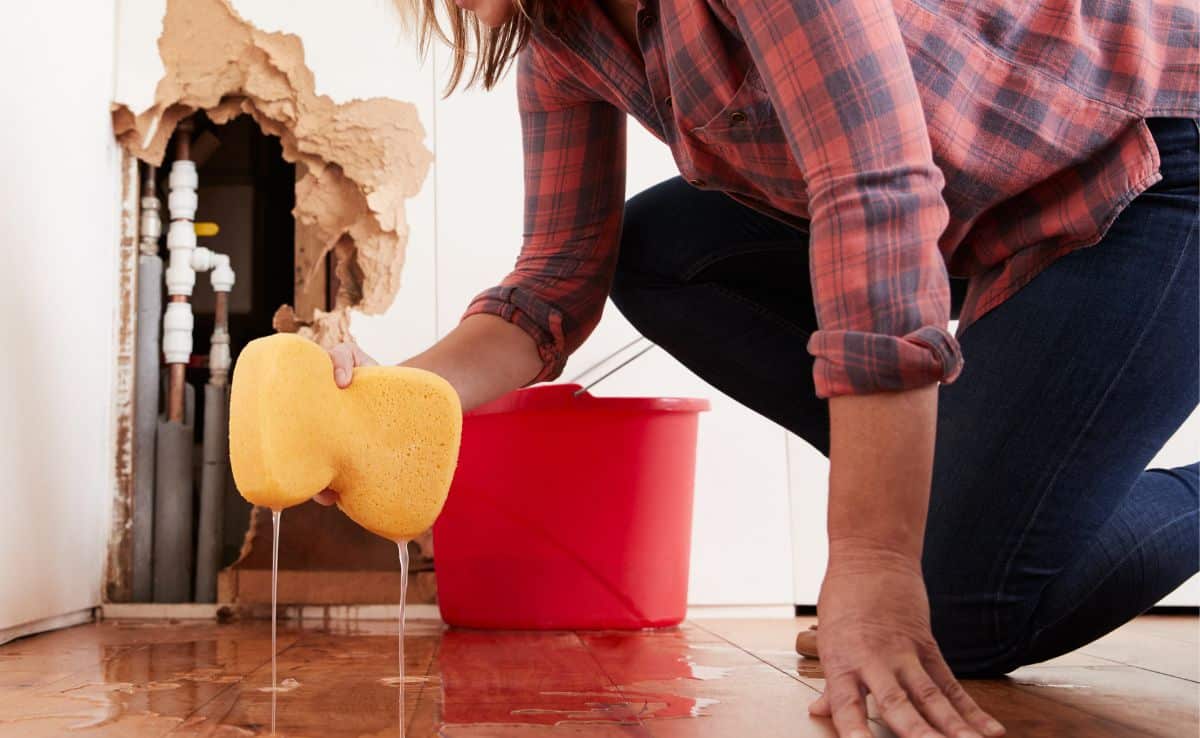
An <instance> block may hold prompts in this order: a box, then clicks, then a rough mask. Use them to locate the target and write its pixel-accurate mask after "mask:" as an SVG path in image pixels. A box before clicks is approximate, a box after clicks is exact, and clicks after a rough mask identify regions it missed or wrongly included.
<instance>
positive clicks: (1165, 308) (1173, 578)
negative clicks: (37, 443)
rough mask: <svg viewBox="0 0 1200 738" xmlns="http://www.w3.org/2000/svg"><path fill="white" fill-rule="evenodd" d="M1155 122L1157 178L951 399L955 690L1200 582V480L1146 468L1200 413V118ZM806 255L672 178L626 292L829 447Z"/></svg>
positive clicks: (947, 545)
mask: <svg viewBox="0 0 1200 738" xmlns="http://www.w3.org/2000/svg"><path fill="white" fill-rule="evenodd" d="M1148 122H1149V125H1150V128H1151V131H1152V133H1153V134H1154V137H1155V141H1156V143H1157V145H1158V148H1159V152H1160V155H1161V159H1162V169H1161V171H1162V173H1163V180H1162V181H1161V182H1159V183H1158V184H1156V185H1155V186H1153V187H1152V188H1150V189H1149V190H1147V191H1146V192H1144V193H1142V194H1141V195H1140V196H1139V197H1137V198H1136V199H1135V200H1134V201H1133V202H1132V203H1130V204H1129V205H1128V206H1127V207H1126V208H1125V209H1124V210H1123V211H1122V212H1121V214H1120V215H1119V216H1118V218H1117V220H1116V221H1115V222H1114V223H1113V225H1112V226H1111V228H1110V229H1109V231H1108V232H1107V234H1106V235H1105V237H1104V239H1103V240H1102V241H1101V242H1100V243H1098V244H1097V245H1095V246H1093V247H1091V248H1086V249H1081V250H1079V251H1076V252H1074V253H1072V254H1070V255H1068V256H1066V257H1063V258H1061V259H1059V260H1058V261H1056V262H1055V263H1054V264H1052V265H1051V266H1050V267H1049V268H1047V269H1046V270H1045V271H1043V272H1042V273H1041V274H1039V275H1038V276H1037V277H1036V278H1035V279H1034V280H1033V281H1032V282H1030V283H1029V284H1028V285H1026V286H1025V287H1024V288H1022V289H1021V290H1020V291H1019V292H1017V293H1016V294H1015V295H1014V296H1013V297H1011V298H1009V299H1008V300H1007V301H1006V302H1005V303H1004V304H1002V305H1001V306H999V307H998V308H996V309H994V310H992V311H991V312H989V313H987V314H986V315H984V316H983V317H982V318H980V319H979V320H978V321H977V322H976V323H975V324H973V325H971V326H970V327H969V328H968V329H967V330H966V332H965V333H964V335H963V336H962V337H961V344H962V350H963V354H964V357H965V359H966V364H965V367H964V369H963V373H962V375H961V376H960V377H959V379H958V380H957V381H956V382H955V383H953V384H950V385H944V386H942V387H941V389H940V395H939V400H938V435H937V447H936V453H935V458H934V473H933V485H932V490H931V498H930V505H929V521H928V526H927V534H926V539H925V558H924V570H925V579H926V586H927V587H928V591H929V599H930V605H931V608H932V616H933V630H934V635H935V636H936V637H937V639H938V642H939V644H940V645H941V647H942V650H943V653H944V654H945V656H946V658H947V660H948V661H949V663H950V664H951V666H952V667H953V668H954V669H955V671H956V673H958V674H959V675H960V676H985V675H996V674H1002V673H1005V672H1007V671H1010V670H1012V669H1014V668H1016V667H1019V666H1021V665H1024V664H1028V663H1033V662H1037V661H1042V660H1045V659H1049V658H1052V657H1054V656H1057V655H1059V654H1062V653H1066V652H1068V651H1071V650H1073V649H1076V648H1078V647H1080V646H1082V645H1084V644H1086V643H1089V642H1090V641H1092V640H1094V639H1096V638H1098V637H1100V636H1101V635H1104V634H1105V633H1107V632H1109V631H1111V630H1113V629H1114V628H1116V627H1117V626H1119V625H1121V624H1122V623H1125V622H1126V621H1128V620H1130V619H1131V618H1133V617H1135V616H1136V615H1138V614H1139V613H1141V612H1144V611H1145V610H1146V609H1148V608H1150V607H1151V606H1153V605H1154V604H1155V603H1156V602H1157V601H1158V600H1159V599H1160V598H1162V597H1163V596H1164V595H1166V594H1167V593H1168V592H1170V591H1171V590H1172V589H1174V588H1175V587H1177V586H1178V585H1179V584H1181V583H1182V582H1184V581H1185V580H1186V579H1187V578H1188V577H1189V576H1191V575H1192V574H1193V573H1195V572H1196V571H1197V569H1198V568H1200V551H1198V540H1200V529H1198V527H1197V525H1198V520H1197V517H1198V516H1197V512H1198V507H1200V504H1198V501H1197V489H1198V487H1200V481H1198V465H1197V464H1191V465H1189V466H1186V467H1180V468H1177V469H1153V470H1150V471H1146V465H1147V464H1148V463H1149V462H1150V460H1151V458H1152V457H1153V456H1154V455H1155V454H1156V453H1157V452H1158V451H1159V450H1160V449H1161V448H1162V446H1163V445H1164V443H1165V442H1166V441H1167V439H1168V438H1169V437H1170V436H1171V435H1172V434H1173V433H1174V432H1175V431H1176V430H1177V429H1178V428H1179V427H1180V425H1182V423H1183V421H1184V420H1185V419H1186V418H1187V416H1188V414H1189V413H1190V412H1191V411H1192V409H1193V408H1195V407H1196V405H1197V402H1198V397H1197V395H1198V387H1200V382H1198V375H1197V373H1198V367H1200V348H1198V345H1200V289H1198V288H1200V270H1198V266H1200V249H1198V246H1197V241H1198V240H1200V239H1198V236H1197V206H1198V203H1200V196H1198V192H1197V177H1198V176H1200V163H1198V159H1200V155H1198V153H1197V145H1198V141H1200V127H1198V126H1200V124H1198V123H1197V122H1196V121H1193V120H1191V119H1188V118H1159V119H1150V120H1149V121H1148ZM807 248H808V242H807V234H806V233H805V232H804V231H803V230H799V229H794V228H792V227H790V226H787V225H784V224H782V223H780V222H778V221H776V220H774V219H772V218H770V217H767V216H765V215H761V214H759V213H757V212H755V211H754V210H752V209H750V208H747V207H744V206H742V205H739V204H738V203H736V202H734V201H733V200H731V199H729V198H727V197H725V196H724V195H722V194H720V193H715V192H705V191H700V190H696V189H694V188H692V187H690V186H689V185H687V184H686V183H684V182H683V181H682V180H681V179H679V178H675V179H671V180H668V181H666V182H663V183H661V184H659V185H657V186H655V187H652V188H650V189H649V190H646V191H645V192H643V193H641V194H639V195H638V196H636V197H634V198H633V199H631V200H630V201H629V203H628V204H627V206H626V215H625V224H624V230H623V235H622V242H621V256H620V262H619V266H618V271H617V277H616V281H615V283H614V288H613V294H612V297H613V301H614V302H615V303H616V305H617V306H618V308H619V309H620V310H621V312H623V313H624V314H625V316H626V317H627V318H628V319H629V320H630V321H631V322H632V323H633V325H634V326H635V327H637V329H638V330H639V331H641V332H642V333H643V334H644V335H645V336H646V337H647V338H649V339H650V340H652V341H654V342H655V343H657V344H658V345H660V346H661V347H662V348H664V349H665V350H666V351H668V352H670V353H671V354H672V355H673V356H675V357H676V358H678V359H679V360H680V361H681V362H683V363H684V364H685V365H687V366H688V367H689V368H691V369H692V370H693V371H695V372H696V373H697V374H699V375H700V376H701V377H703V378H704V379H705V380H707V381H708V382H710V383H711V384H713V385H715V386H716V387H718V388H719V389H721V390H722V391H724V392H725V393H727V394H728V395H730V396H731V397H733V398H735V399H737V400H738V401H740V402H742V403H744V404H745V405H747V406H748V407H750V408H752V409H754V410H756V411H757V412H759V413H761V414H762V415H764V416H766V417H768V418H770V419H771V420H774V421H775V422H777V423H779V424H780V425H782V426H784V427H785V428H787V429H789V430H791V431H792V432H794V433H796V434H798V435H799V436H801V437H802V438H804V439H805V440H806V441H808V442H809V443H811V444H812V445H813V446H814V447H816V448H817V449H818V450H820V451H821V452H822V453H828V449H829V413H828V406H827V403H826V402H825V401H824V400H821V399H819V398H817V396H816V394H815V392H814V388H813V384H812V372H811V370H812V357H811V356H809V355H808V354H807V352H806V351H805V343H806V341H807V339H808V336H809V335H810V334H811V333H812V332H813V331H814V330H815V329H816V317H815V314H814V311H813V306H812V295H811V292H810V290H809V287H808V252H807ZM961 288H962V285H961V284H960V283H957V281H956V282H955V284H954V289H953V291H954V293H955V297H956V299H955V309H956V310H957V305H958V303H959V302H960V298H961V294H962V289H961ZM884 492H885V491H883V490H881V493H884Z"/></svg>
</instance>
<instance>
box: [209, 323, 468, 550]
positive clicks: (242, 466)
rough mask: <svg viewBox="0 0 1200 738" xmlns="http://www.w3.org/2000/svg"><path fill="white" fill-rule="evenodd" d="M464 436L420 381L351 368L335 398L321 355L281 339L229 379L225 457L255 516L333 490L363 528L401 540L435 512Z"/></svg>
mask: <svg viewBox="0 0 1200 738" xmlns="http://www.w3.org/2000/svg"><path fill="white" fill-rule="evenodd" d="M461 433H462V408H461V406H460V405H459V401H458V395H457V393H455V391H454V389H453V388H452V387H451V386H450V384H449V383H448V382H447V381H446V380H444V379H442V378H441V377H439V376H437V375H436V374H432V373H430V372H427V371H423V370H420V369H410V368H405V367H392V366H390V367H382V366H371V367H358V368H357V369H355V370H354V379H353V381H352V382H351V384H350V386H349V387H347V388H346V389H340V388H338V386H337V385H336V384H334V381H333V368H332V366H331V364H330V360H329V354H327V353H326V352H325V351H324V350H323V349H322V348H321V347H320V346H318V345H317V344H315V343H313V342H312V341H309V340H307V339H305V338H301V337H299V336H296V335H292V334H286V333H281V334H278V335H274V336H270V337H267V338H260V339H257V340H255V341H251V342H250V343H249V344H247V345H246V347H245V348H244V349H242V352H241V354H240V355H239V357H238V361H237V366H236V367H235V368H234V372H233V387H232V389H231V398H230V408H229V457H230V463H231V465H232V467H233V477H234V480H235V481H236V482H237V487H238V491H239V492H241V494H242V496H243V497H245V498H246V499H247V500H249V501H250V502H252V503H254V504H255V505H262V506H264V507H269V508H272V509H276V510H278V509H281V508H284V507H290V506H292V505H297V504H299V503H301V502H304V501H305V500H308V499H309V498H311V497H312V496H313V495H315V494H317V493H318V492H320V491H321V490H323V489H325V488H326V487H329V488H331V489H333V490H335V491H336V492H337V493H338V506H339V507H341V509H342V511H343V512H345V513H346V514H347V515H349V516H350V518H351V519H353V520H354V521H355V522H357V523H358V524H359V525H361V526H363V527H364V528H366V529H367V530H370V531H372V532H373V533H376V534H378V535H381V536H383V537H385V538H389V539H391V540H408V539H410V538H413V537H415V536H416V535H418V534H419V533H421V532H422V531H425V530H426V529H428V528H429V527H430V526H431V525H433V521H434V520H435V519H436V518H437V516H438V514H439V513H440V512H441V510H442V504H443V503H444V502H445V501H446V493H447V492H448V491H449V489H450V481H451V479H452V478H453V476H454V467H455V464H456V463H457V461H458V444H459V438H460V436H461Z"/></svg>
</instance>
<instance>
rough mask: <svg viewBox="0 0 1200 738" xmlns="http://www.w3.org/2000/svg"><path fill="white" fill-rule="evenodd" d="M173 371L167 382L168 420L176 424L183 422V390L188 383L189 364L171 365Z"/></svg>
mask: <svg viewBox="0 0 1200 738" xmlns="http://www.w3.org/2000/svg"><path fill="white" fill-rule="evenodd" d="M168 368H169V369H170V370H171V373H170V375H169V376H168V380H167V420H169V421H171V422H174V423H182V422H183V388H184V385H185V383H186V378H185V376H184V373H185V372H186V371H187V364H170V365H169V367H168Z"/></svg>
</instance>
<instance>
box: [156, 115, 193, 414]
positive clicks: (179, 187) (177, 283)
mask: <svg viewBox="0 0 1200 738" xmlns="http://www.w3.org/2000/svg"><path fill="white" fill-rule="evenodd" d="M193 130H194V125H193V123H192V121H191V119H190V118H187V119H184V120H183V121H181V122H180V124H179V127H178V128H177V129H176V133H175V136H176V138H175V161H174V162H173V163H172V164H171V175H170V177H169V180H168V181H169V183H170V193H169V194H168V196H167V208H168V210H170V213H171V225H170V227H169V228H168V229H167V249H168V250H169V252H170V254H171V256H170V260H169V262H168V264H167V271H166V283H167V294H168V295H169V296H170V297H169V298H168V299H169V300H170V302H169V303H168V304H167V312H166V315H165V316H164V317H163V352H164V353H165V354H166V359H167V365H168V366H169V367H170V378H169V380H168V384H167V388H168V389H167V420H170V421H175V422H182V420H183V386H184V384H185V376H184V375H185V372H186V370H187V364H188V360H189V359H190V358H191V355H192V328H193V326H194V325H195V320H194V318H193V316H192V306H191V305H190V304H189V303H188V298H189V297H191V295H192V288H193V287H195V285H196V272H195V271H194V270H193V269H192V253H193V252H194V251H195V249H196V230H195V228H196V226H195V223H194V221H195V218H196V205H197V197H196V188H197V187H198V186H199V178H198V177H197V175H196V163H195V162H193V161H190V160H189V159H188V156H189V154H190V151H191V133H192V131H193Z"/></svg>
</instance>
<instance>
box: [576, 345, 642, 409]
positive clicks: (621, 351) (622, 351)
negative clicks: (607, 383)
mask: <svg viewBox="0 0 1200 738" xmlns="http://www.w3.org/2000/svg"><path fill="white" fill-rule="evenodd" d="M643 343H645V344H646V345H645V346H644V347H642V348H641V350H639V351H638V352H637V353H635V354H633V355H632V356H630V357H629V358H628V359H625V360H624V361H622V362H621V363H619V364H617V365H616V366H614V367H613V368H612V369H609V370H608V371H607V372H605V373H603V374H601V375H600V376H599V377H597V378H596V379H594V380H592V381H591V382H589V383H588V384H586V385H584V386H582V387H580V388H579V389H577V390H575V397H579V396H580V395H582V394H584V393H585V392H587V391H588V390H590V389H591V388H592V387H595V386H596V385H598V384H600V383H601V382H603V381H604V380H606V379H608V378H609V377H611V376H612V375H614V374H616V373H617V372H618V371H620V370H621V369H624V368H625V367H626V366H628V365H630V364H632V363H633V362H634V361H636V360H637V359H639V358H641V357H642V356H644V355H646V353H648V352H649V351H650V350H651V349H653V348H654V344H653V343H650V341H649V340H647V339H646V337H645V336H638V337H637V338H635V339H633V340H632V341H630V342H629V343H627V344H625V345H624V346H622V347H620V348H619V349H617V350H616V351H613V352H612V353H611V354H608V355H607V356H605V357H603V358H602V359H600V360H599V361H597V362H596V363H594V364H592V365H591V366H589V367H588V368H586V369H584V370H583V371H582V372H580V373H579V374H576V375H575V378H574V379H572V380H571V382H570V383H571V384H579V383H580V380H581V379H583V378H584V377H586V376H588V375H589V374H591V373H592V372H594V371H596V370H597V369H599V368H600V367H602V366H605V365H607V364H608V363H609V362H610V361H612V360H614V359H616V358H618V357H621V356H624V355H625V354H626V352H628V351H629V350H630V349H632V348H634V347H636V346H640V345H641V344H643Z"/></svg>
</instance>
